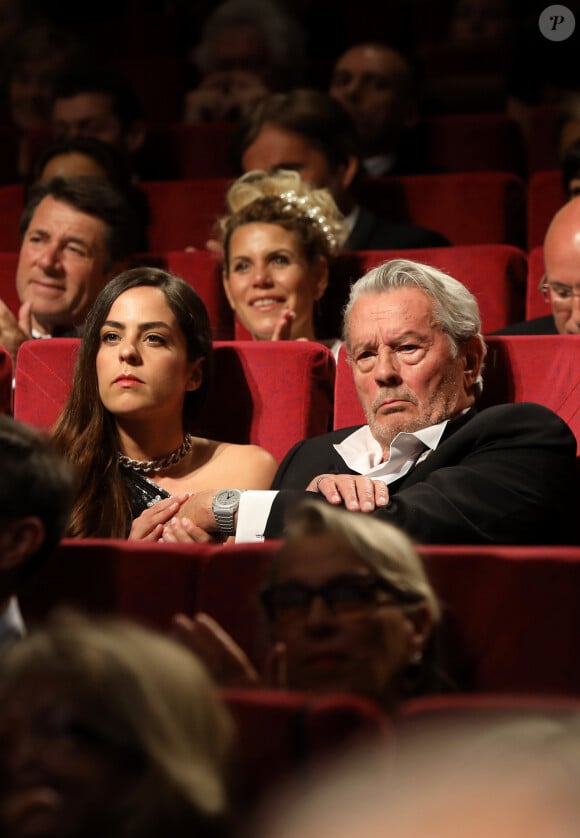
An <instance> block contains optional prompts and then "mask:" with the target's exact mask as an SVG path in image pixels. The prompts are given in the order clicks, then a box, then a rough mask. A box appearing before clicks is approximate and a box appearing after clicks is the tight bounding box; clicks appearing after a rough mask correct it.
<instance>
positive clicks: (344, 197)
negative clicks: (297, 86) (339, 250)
mask: <svg viewBox="0 0 580 838" xmlns="http://www.w3.org/2000/svg"><path fill="white" fill-rule="evenodd" d="M237 154H238V156H239V159H240V162H241V166H242V168H243V170H244V171H250V170H252V169H266V170H275V169H295V170H296V171H297V172H298V173H299V174H300V176H301V177H302V179H303V180H305V181H307V182H309V183H311V184H312V185H313V186H315V187H317V188H319V189H320V188H322V187H325V188H327V189H328V190H329V191H330V192H331V193H332V196H333V198H334V200H335V201H336V203H337V205H338V207H339V209H340V210H341V212H342V213H343V214H344V215H345V217H346V221H347V224H348V228H349V236H348V239H347V240H346V242H345V244H344V247H345V248H346V249H347V250H383V249H389V248H399V247H400V248H412V247H440V246H442V245H448V244H449V242H448V240H447V239H446V238H445V236H443V235H442V234H441V233H437V232H435V231H434V230H429V229H427V228H425V227H416V226H413V225H408V224H394V223H391V222H390V221H387V220H386V219H383V218H379V217H378V216H377V215H375V214H374V213H372V212H371V211H370V210H368V209H366V208H365V207H362V206H360V204H358V203H357V199H356V189H355V186H356V182H357V178H358V177H359V176H360V166H361V164H360V157H359V153H358V143H357V139H356V131H355V127H354V123H353V122H352V120H351V118H350V117H349V115H348V113H347V112H346V111H345V109H344V108H343V107H342V105H341V104H340V103H339V102H337V101H336V100H335V99H333V98H332V96H330V95H329V94H328V93H324V92H322V91H318V90H293V91H291V92H289V93H279V94H272V95H271V96H268V97H266V98H265V99H264V100H263V101H262V102H260V104H259V105H257V106H256V107H255V108H254V109H253V110H252V112H251V113H250V115H249V116H248V118H247V120H245V121H244V123H243V124H242V126H241V130H240V136H239V141H238V149H237Z"/></svg>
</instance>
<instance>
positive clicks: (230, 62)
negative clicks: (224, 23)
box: [212, 23, 270, 81]
mask: <svg viewBox="0 0 580 838" xmlns="http://www.w3.org/2000/svg"><path fill="white" fill-rule="evenodd" d="M212 55H213V64H214V65H215V70H216V71H229V70H246V71H248V72H251V73H255V74H256V75H257V76H259V77H260V78H262V79H264V81H268V80H269V75H270V58H269V56H268V50H267V48H266V45H265V43H264V39H263V37H262V36H261V34H260V32H259V31H258V30H257V29H256V27H255V26H252V25H251V24H242V23H239V24H237V25H233V26H229V27H227V28H226V29H224V30H223V31H222V32H220V33H218V34H216V36H215V38H214V39H213V41H212Z"/></svg>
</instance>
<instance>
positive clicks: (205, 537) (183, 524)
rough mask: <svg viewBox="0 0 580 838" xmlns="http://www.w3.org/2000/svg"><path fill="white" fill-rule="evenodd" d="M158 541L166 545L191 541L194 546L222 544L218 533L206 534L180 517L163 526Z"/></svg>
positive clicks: (186, 519)
mask: <svg viewBox="0 0 580 838" xmlns="http://www.w3.org/2000/svg"><path fill="white" fill-rule="evenodd" d="M232 540H233V539H232ZM159 541H163V542H164V543H168V544H183V543H185V544H191V542H192V541H193V542H195V543H196V544H222V543H223V538H222V536H221V535H219V534H218V533H209V532H206V531H205V530H203V529H202V528H201V527H199V526H198V525H197V524H194V523H193V521H192V520H191V519H190V518H186V517H185V516H182V517H181V518H172V519H171V520H170V521H168V522H167V524H165V526H164V527H163V532H162V533H161V538H160V539H159Z"/></svg>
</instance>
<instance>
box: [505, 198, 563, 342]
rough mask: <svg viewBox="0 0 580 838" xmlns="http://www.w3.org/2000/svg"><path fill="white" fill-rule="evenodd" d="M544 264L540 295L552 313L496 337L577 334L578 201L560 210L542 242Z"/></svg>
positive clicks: (518, 325) (515, 326)
mask: <svg viewBox="0 0 580 838" xmlns="http://www.w3.org/2000/svg"><path fill="white" fill-rule="evenodd" d="M544 264H545V267H546V273H545V274H544V276H543V277H542V282H541V284H540V288H539V291H541V292H542V293H543V294H544V296H545V297H546V300H547V301H548V302H549V303H550V306H551V307H552V313H551V314H547V315H545V316H544V317H535V318H533V319H532V320H524V321H523V322H521V323H512V325H511V326H506V327H505V328H504V329H501V330H500V331H498V332H494V334H496V335H558V334H560V335H578V334H580V197H577V198H572V200H570V201H568V202H567V203H566V204H564V206H563V207H561V208H560V209H559V210H558V212H557V213H556V214H555V216H554V217H553V218H552V221H551V222H550V226H549V227H548V230H547V232H546V236H545V238H544Z"/></svg>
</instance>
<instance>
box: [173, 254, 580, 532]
mask: <svg viewBox="0 0 580 838" xmlns="http://www.w3.org/2000/svg"><path fill="white" fill-rule="evenodd" d="M344 339H345V343H346V348H347V352H348V355H349V358H350V363H351V367H352V372H353V376H354V383H355V386H356V390H357V393H358V397H359V399H360V402H361V405H362V407H363V410H364V412H365V415H366V417H367V423H368V424H366V425H362V426H358V427H349V428H343V429H341V430H335V431H332V432H331V433H328V434H324V435H322V436H318V437H313V438H311V439H306V440H304V441H303V442H299V443H298V444H297V445H295V446H294V447H293V448H292V449H291V451H290V452H289V453H288V454H287V455H286V457H285V458H284V460H283V461H282V463H281V464H280V466H279V469H278V472H277V474H276V477H275V479H274V482H273V484H272V489H273V490H279V491H273V492H272V493H271V494H270V495H267V494H265V493H260V494H259V495H258V493H256V492H244V493H239V494H237V493H236V492H235V490H232V489H231V488H228V490H227V491H225V492H224V491H220V492H218V493H216V494H211V493H210V492H204V493H201V494H200V495H193V496H192V497H191V498H190V499H189V501H188V502H187V503H186V504H185V505H184V507H183V510H182V512H183V515H185V516H188V517H191V518H192V519H193V520H194V521H195V523H196V524H197V525H198V526H201V527H202V528H203V529H205V530H207V531H209V532H216V531H219V530H220V524H218V520H219V521H220V522H222V521H223V520H224V515H223V511H224V510H223V508H224V506H225V505H226V503H227V514H228V515H229V524H228V526H227V528H226V531H227V532H231V531H233V530H236V533H237V540H239V541H253V540H256V538H259V537H260V535H261V534H263V536H264V537H265V538H277V537H279V536H280V534H281V532H282V528H283V520H284V514H285V511H286V509H287V507H288V506H289V505H290V504H292V503H294V502H296V500H297V499H300V498H301V497H303V496H304V494H305V491H306V492H316V493H319V494H321V495H322V497H323V498H325V499H326V500H327V501H328V502H329V503H332V504H338V505H344V506H345V507H346V508H347V509H348V510H351V511H352V512H353V513H357V514H360V513H365V514H370V515H373V516H375V517H377V518H380V519H382V520H385V521H390V522H391V523H393V524H396V525H398V526H400V527H401V528H402V529H403V530H404V531H405V532H407V534H408V535H410V536H411V537H412V538H414V539H415V540H416V541H418V542H419V543H425V544H429V543H433V544H434V543H440V544H553V543H560V544H569V543H575V539H577V533H575V532H574V514H573V509H574V508H575V505H576V447H577V443H576V439H575V437H574V434H573V433H572V431H571V430H570V428H569V427H568V425H566V423H565V422H564V421H563V420H562V419H560V417H559V416H557V415H556V414H555V413H554V412H552V411H551V410H549V409H548V408H546V407H543V406H541V405H539V404H532V403H522V404H502V405H495V406H492V407H488V408H486V409H485V410H480V411H478V409H477V404H476V403H477V397H478V395H479V393H480V392H481V390H482V386H483V378H482V370H483V362H484V357H485V352H486V347H485V342H484V340H483V337H482V335H481V318H480V314H479V309H478V305H477V300H476V299H475V297H474V296H473V295H472V294H471V292H470V291H469V290H468V289H467V288H466V287H465V286H464V285H462V284H461V283H460V282H458V281H457V280H455V279H453V278H452V277H450V276H448V275H447V274H444V273H442V272H441V271H439V270H436V269H435V268H433V267H431V266H428V265H422V264H419V263H417V262H411V261H409V260H406V259H395V260H391V261H389V262H386V263H384V264H383V265H380V266H379V267H377V268H374V269H373V270H371V271H369V272H368V273H367V274H365V275H364V276H363V277H361V278H360V279H359V280H358V281H357V282H355V284H354V285H353V286H352V288H351V293H350V298H349V301H348V303H347V305H346V307H345V315H344ZM292 490H293V491H292ZM270 504H271V506H270ZM238 507H239V508H238ZM216 516H217V517H216Z"/></svg>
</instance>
